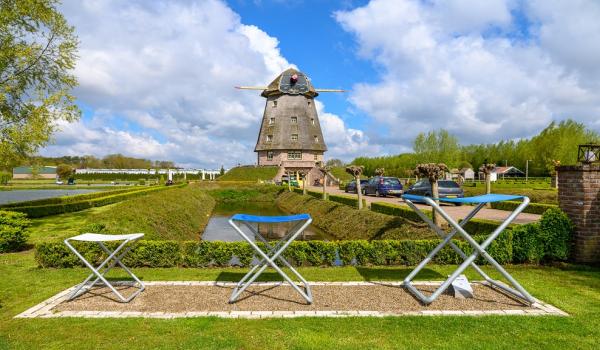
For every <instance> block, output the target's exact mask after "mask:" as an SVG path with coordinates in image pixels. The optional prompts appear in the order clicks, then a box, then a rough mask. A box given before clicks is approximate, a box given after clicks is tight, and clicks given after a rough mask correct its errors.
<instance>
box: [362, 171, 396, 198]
mask: <svg viewBox="0 0 600 350" xmlns="http://www.w3.org/2000/svg"><path fill="white" fill-rule="evenodd" d="M362 189H363V190H362V192H363V194H364V195H369V194H374V195H375V196H377V197H379V196H384V197H385V196H396V197H400V196H402V184H401V183H400V180H399V179H398V178H397V177H387V176H374V177H372V178H370V179H369V181H368V182H367V183H366V184H365V185H364V187H363V188H362Z"/></svg>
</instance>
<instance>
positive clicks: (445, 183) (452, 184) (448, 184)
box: [440, 181, 459, 188]
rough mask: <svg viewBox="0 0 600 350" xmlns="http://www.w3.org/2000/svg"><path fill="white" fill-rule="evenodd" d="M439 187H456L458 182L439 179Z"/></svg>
mask: <svg viewBox="0 0 600 350" xmlns="http://www.w3.org/2000/svg"><path fill="white" fill-rule="evenodd" d="M440 187H446V188H458V187H459V186H458V184H457V183H456V182H454V181H440Z"/></svg>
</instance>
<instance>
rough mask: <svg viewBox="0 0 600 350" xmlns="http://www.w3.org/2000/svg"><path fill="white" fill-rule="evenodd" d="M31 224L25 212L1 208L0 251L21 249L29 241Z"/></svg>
mask: <svg viewBox="0 0 600 350" xmlns="http://www.w3.org/2000/svg"><path fill="white" fill-rule="evenodd" d="M30 225H31V221H30V220H29V219H27V216H26V215H25V214H23V213H17V212H13V211H3V210H0V253H5V252H13V251H18V250H21V249H22V248H23V247H24V246H25V243H27V238H28V232H27V228H28V227H29V226H30Z"/></svg>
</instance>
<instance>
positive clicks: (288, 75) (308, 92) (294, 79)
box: [261, 68, 319, 98]
mask: <svg viewBox="0 0 600 350" xmlns="http://www.w3.org/2000/svg"><path fill="white" fill-rule="evenodd" d="M296 84H297V86H296ZM290 86H291V87H299V88H301V89H300V90H299V91H298V92H294V89H292V90H288V89H286V88H287V87H290ZM304 86H305V87H304ZM283 94H289V95H304V96H306V97H311V98H312V97H316V96H318V95H319V94H318V93H317V91H316V90H315V88H314V86H312V84H311V82H310V79H309V78H308V77H307V76H306V75H305V74H304V73H302V72H300V71H299V70H297V69H294V68H288V69H286V70H285V71H283V72H282V73H281V74H279V75H278V76H277V77H276V78H275V79H274V80H273V81H272V82H271V83H270V84H269V86H267V88H266V89H265V90H263V92H262V93H261V96H263V97H269V96H276V95H283Z"/></svg>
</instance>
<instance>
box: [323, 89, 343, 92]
mask: <svg viewBox="0 0 600 350" xmlns="http://www.w3.org/2000/svg"><path fill="white" fill-rule="evenodd" d="M315 91H316V92H346V90H341V89H315Z"/></svg>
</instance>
